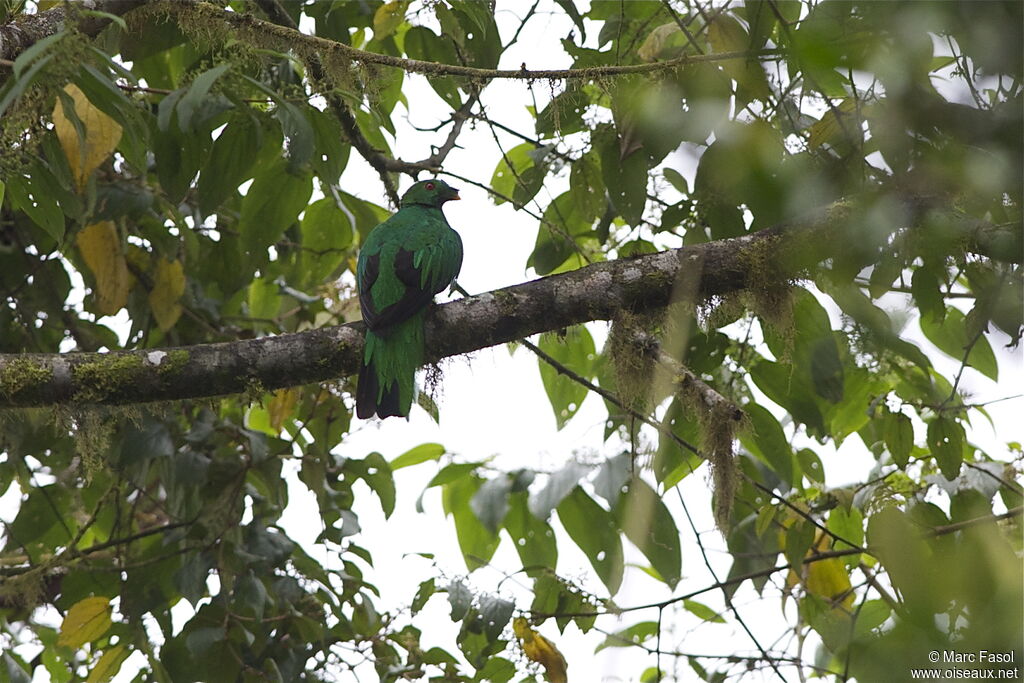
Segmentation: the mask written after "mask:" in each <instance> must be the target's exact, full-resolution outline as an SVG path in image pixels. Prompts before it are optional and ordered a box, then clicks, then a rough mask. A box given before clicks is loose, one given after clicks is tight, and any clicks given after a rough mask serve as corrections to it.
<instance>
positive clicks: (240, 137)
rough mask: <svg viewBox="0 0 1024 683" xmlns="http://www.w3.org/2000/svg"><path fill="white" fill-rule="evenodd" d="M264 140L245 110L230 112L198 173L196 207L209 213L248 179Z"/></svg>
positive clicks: (256, 123) (260, 131)
mask: <svg viewBox="0 0 1024 683" xmlns="http://www.w3.org/2000/svg"><path fill="white" fill-rule="evenodd" d="M262 142H263V129H262V128H261V127H260V126H259V124H258V122H257V119H256V118H255V117H254V116H252V115H251V114H248V113H236V114H234V115H232V117H231V119H230V120H229V121H228V124H227V126H225V127H224V130H222V131H221V132H220V135H219V136H218V137H217V139H216V140H214V142H213V146H212V147H211V149H210V157H209V160H208V161H207V162H206V164H204V165H203V168H202V170H201V171H200V173H199V182H198V187H197V191H198V198H199V208H200V209H201V210H202V211H203V212H204V213H207V214H209V213H212V212H213V211H214V210H215V209H216V208H217V207H218V206H220V204H221V202H223V201H224V200H225V199H227V198H228V197H230V196H231V195H232V194H233V193H234V192H235V191H236V190H237V189H238V186H239V185H241V184H242V183H243V182H244V181H245V180H246V179H247V178H249V177H251V173H250V172H249V171H250V169H252V167H253V164H255V163H256V159H257V158H258V157H259V153H260V147H261V146H262Z"/></svg>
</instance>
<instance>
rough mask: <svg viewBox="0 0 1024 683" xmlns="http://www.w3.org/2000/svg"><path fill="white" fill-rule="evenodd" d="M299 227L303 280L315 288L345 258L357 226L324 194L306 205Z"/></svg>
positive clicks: (332, 272) (331, 273)
mask: <svg viewBox="0 0 1024 683" xmlns="http://www.w3.org/2000/svg"><path fill="white" fill-rule="evenodd" d="M299 227H300V231H301V234H302V247H303V250H302V255H301V263H302V273H303V276H304V280H303V282H304V283H306V285H307V286H309V287H316V286H318V285H319V284H321V283H323V282H325V281H326V280H327V279H328V278H329V277H330V276H331V275H333V274H334V272H335V270H336V269H337V268H338V267H339V266H340V265H341V264H342V263H343V262H344V261H345V257H346V256H347V255H348V248H349V247H350V246H351V245H352V236H353V233H354V226H353V225H352V223H351V222H350V221H349V218H348V216H347V215H346V214H345V212H344V211H342V210H340V209H339V208H338V205H337V204H336V203H335V201H334V199H332V198H330V197H324V198H323V199H318V200H317V201H315V202H313V203H312V204H310V205H309V206H307V207H306V211H305V214H304V215H303V216H302V221H301V222H300V224H299Z"/></svg>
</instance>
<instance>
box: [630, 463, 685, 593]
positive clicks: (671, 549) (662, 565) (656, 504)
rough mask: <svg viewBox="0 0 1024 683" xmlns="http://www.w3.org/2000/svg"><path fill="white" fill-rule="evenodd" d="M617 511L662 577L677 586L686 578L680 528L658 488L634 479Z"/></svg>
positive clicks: (666, 581)
mask: <svg viewBox="0 0 1024 683" xmlns="http://www.w3.org/2000/svg"><path fill="white" fill-rule="evenodd" d="M613 513H614V515H615V518H616V520H617V521H618V523H619V527H620V528H621V529H622V532H623V533H624V534H625V535H626V538H628V539H629V540H630V541H631V542H632V543H633V545H635V546H636V547H637V549H638V550H640V552H642V553H643V554H644V557H646V558H647V560H648V561H649V562H650V563H651V566H652V567H653V568H654V570H655V571H657V572H658V575H659V576H660V577H661V580H662V581H664V582H665V583H667V584H668V586H669V587H670V588H673V589H674V588H675V586H676V584H677V583H678V582H679V579H680V578H681V577H682V549H681V547H680V536H679V530H678V529H677V528H676V524H675V520H674V519H673V518H672V514H671V513H670V512H669V511H668V508H667V507H665V504H664V503H663V502H662V500H661V498H659V497H658V494H657V493H655V491H654V489H652V488H651V487H650V486H648V485H647V483H646V482H644V481H643V480H642V479H640V478H638V477H637V478H634V479H633V480H632V481H631V482H630V483H629V488H628V489H627V491H626V493H624V494H622V496H621V497H620V498H619V501H618V503H617V504H616V506H615V507H614V509H613Z"/></svg>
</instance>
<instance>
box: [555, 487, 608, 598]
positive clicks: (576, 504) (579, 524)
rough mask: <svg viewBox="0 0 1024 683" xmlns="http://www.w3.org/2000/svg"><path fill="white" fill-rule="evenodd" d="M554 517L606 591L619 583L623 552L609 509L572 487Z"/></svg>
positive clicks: (577, 488)
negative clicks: (580, 551) (585, 557)
mask: <svg viewBox="0 0 1024 683" xmlns="http://www.w3.org/2000/svg"><path fill="white" fill-rule="evenodd" d="M558 519H559V521H560V522H561V523H562V527H563V528H565V531H566V533H568V534H569V537H570V538H571V539H572V540H573V542H574V543H575V544H576V545H577V546H579V549H580V550H582V551H583V554H584V555H586V556H587V559H588V560H590V564H591V566H593V568H594V571H595V572H597V576H598V578H600V579H601V581H602V583H604V585H605V587H607V588H608V592H609V593H611V594H612V595H614V594H615V593H616V592H618V590H619V586H620V585H621V584H622V572H623V568H624V567H623V555H622V541H621V539H620V538H619V530H618V525H617V524H616V522H615V518H614V517H613V516H612V514H611V513H610V512H608V511H607V510H605V509H604V508H603V507H601V506H600V505H598V504H597V503H596V502H595V501H594V499H593V498H591V497H590V496H588V495H587V494H586V493H585V492H584V491H583V489H581V488H579V487H576V488H575V489H573V492H572V493H571V494H569V496H567V497H566V498H565V500H563V501H562V502H561V503H560V504H559V505H558Z"/></svg>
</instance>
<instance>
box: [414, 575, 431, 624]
mask: <svg viewBox="0 0 1024 683" xmlns="http://www.w3.org/2000/svg"><path fill="white" fill-rule="evenodd" d="M436 592H437V584H436V583H435V582H434V578H433V577H431V578H429V579H427V580H426V581H421V582H420V587H419V588H418V589H416V596H415V597H414V598H413V599H412V604H411V605H410V606H409V609H410V611H411V612H412V614H413V616H415V615H416V614H418V613H419V611H420V610H421V609H423V607H424V606H425V605H426V604H427V600H430V598H431V597H432V596H433V595H434V593H436Z"/></svg>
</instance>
